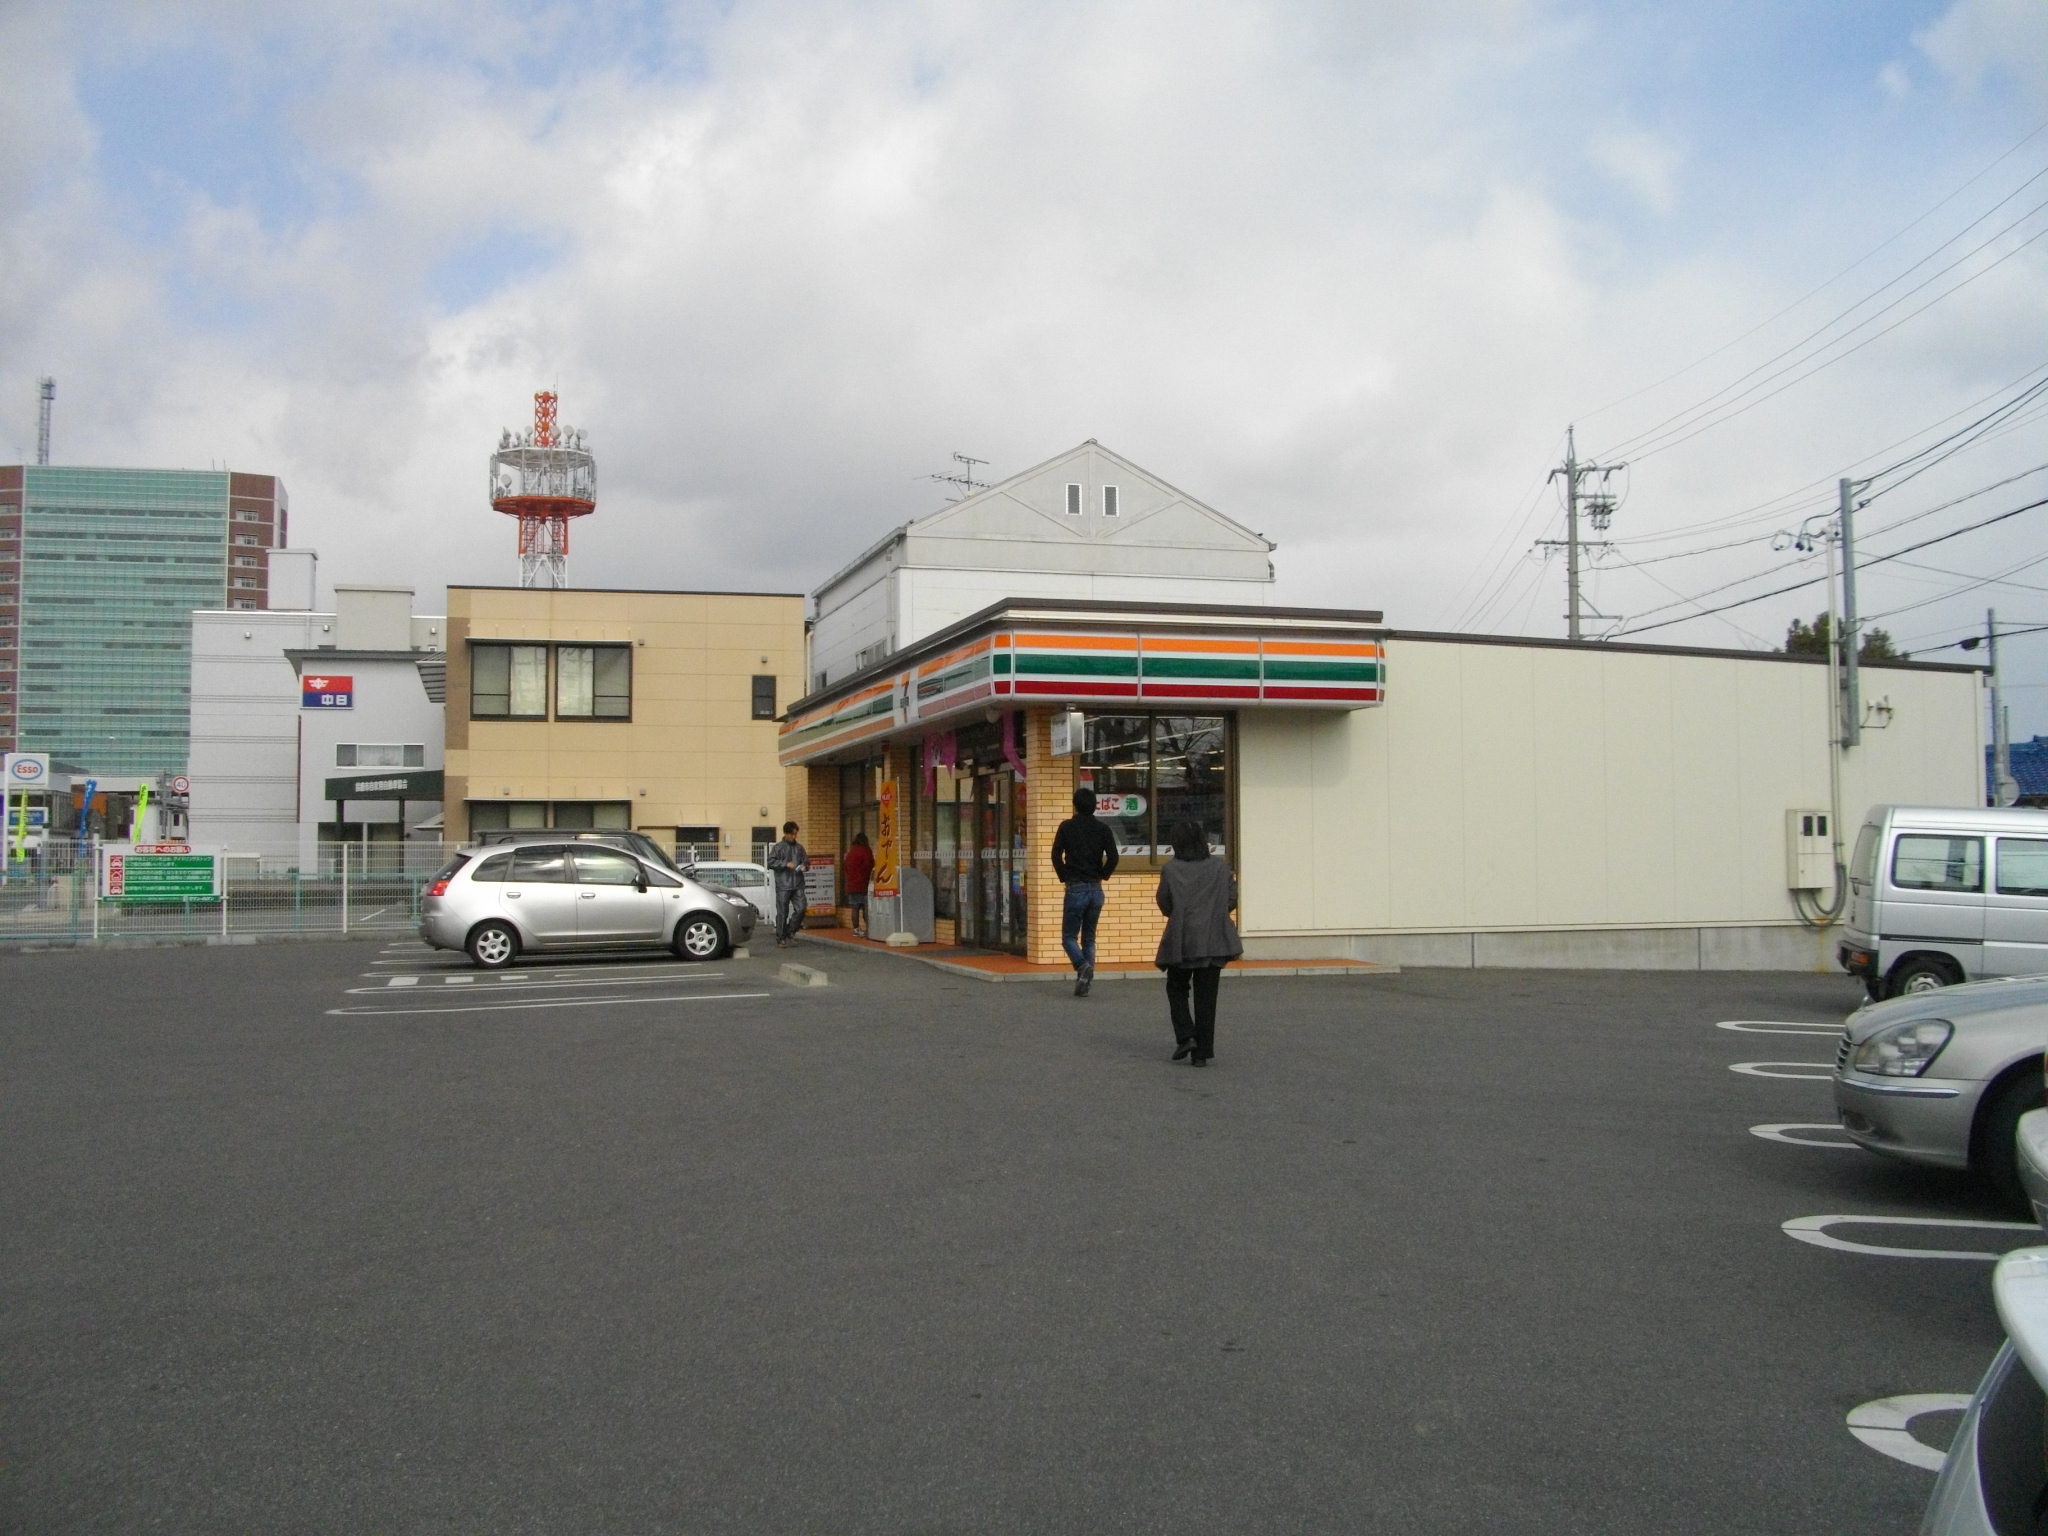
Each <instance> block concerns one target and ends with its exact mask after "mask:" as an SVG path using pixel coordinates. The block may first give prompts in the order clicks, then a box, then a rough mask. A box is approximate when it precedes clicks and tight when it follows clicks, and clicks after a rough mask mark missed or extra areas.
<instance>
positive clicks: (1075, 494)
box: [1067, 482, 1081, 517]
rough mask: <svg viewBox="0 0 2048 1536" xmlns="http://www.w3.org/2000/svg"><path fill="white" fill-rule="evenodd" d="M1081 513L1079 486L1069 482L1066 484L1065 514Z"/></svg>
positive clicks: (1074, 515) (1078, 514)
mask: <svg viewBox="0 0 2048 1536" xmlns="http://www.w3.org/2000/svg"><path fill="white" fill-rule="evenodd" d="M1080 515H1081V487H1080V486H1078V485H1075V484H1072V483H1071V482H1070V483H1069V484H1068V486H1067V516H1069V517H1079V516H1080Z"/></svg>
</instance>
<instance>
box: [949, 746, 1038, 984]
mask: <svg viewBox="0 0 2048 1536" xmlns="http://www.w3.org/2000/svg"><path fill="white" fill-rule="evenodd" d="M959 788H960V801H959V820H960V833H959V843H958V848H957V869H958V872H959V917H958V919H957V922H958V927H957V929H956V930H955V931H956V932H957V934H958V936H959V939H960V942H961V943H962V944H974V945H978V946H980V947H981V948H983V949H1003V950H1010V951H1012V952H1014V953H1017V954H1022V953H1023V952H1024V943H1025V904H1024V851H1023V850H1024V786H1023V785H1022V784H1019V783H1018V782H1017V779H1016V776H1015V775H1014V774H1012V773H1011V772H1010V770H1009V768H1008V766H1007V765H1004V766H1001V767H997V768H993V769H988V770H983V771H978V772H975V773H973V774H972V775H971V776H963V777H962V778H961V779H960V781H959Z"/></svg>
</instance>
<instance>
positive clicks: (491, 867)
mask: <svg viewBox="0 0 2048 1536" xmlns="http://www.w3.org/2000/svg"><path fill="white" fill-rule="evenodd" d="M511 869H512V855H511V854H509V853H494V854H492V855H491V856H490V857H489V858H488V859H485V860H484V861H483V863H481V864H479V865H477V867H476V868H475V869H473V870H471V871H470V872H469V878H470V882H471V883H472V884H474V883H475V882H476V881H478V880H503V879H504V878H505V877H506V876H507V875H508V874H509V873H510V872H511Z"/></svg>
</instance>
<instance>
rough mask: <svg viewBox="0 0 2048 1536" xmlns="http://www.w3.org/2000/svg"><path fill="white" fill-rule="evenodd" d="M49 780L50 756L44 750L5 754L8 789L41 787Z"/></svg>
mask: <svg viewBox="0 0 2048 1536" xmlns="http://www.w3.org/2000/svg"><path fill="white" fill-rule="evenodd" d="M49 780H50V758H49V754H47V753H44V752H10V753H8V754H7V769H6V781H7V787H8V788H9V789H41V788H42V787H43V786H44V785H45V784H47V783H48V782H49Z"/></svg>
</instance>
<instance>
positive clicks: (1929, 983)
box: [1889, 956, 1962, 997]
mask: <svg viewBox="0 0 2048 1536" xmlns="http://www.w3.org/2000/svg"><path fill="white" fill-rule="evenodd" d="M1960 980H1962V978H1961V977H1960V976H1958V975H1956V973H1955V968H1954V967H1953V966H1951V965H1950V964H1949V963H1948V962H1947V961H1946V960H1935V959H1931V958H1927V957H1924V956H1923V957H1922V958H1920V959H1917V960H1901V961H1900V962H1899V963H1898V964H1897V965H1896V966H1894V967H1893V968H1892V974H1891V986H1890V989H1889V990H1890V995H1891V996H1893V997H1905V996H1907V995H1908V994H1910V993H1913V992H1939V991H1940V990H1941V989H1942V988H1943V987H1948V986H1953V985H1955V983H1956V982H1958V981H1960Z"/></svg>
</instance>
